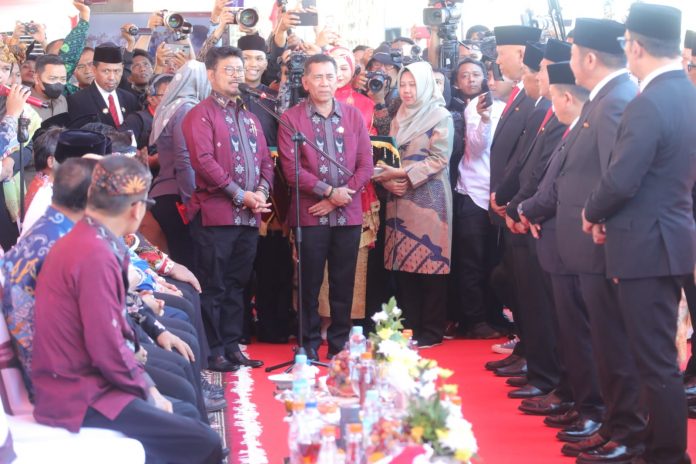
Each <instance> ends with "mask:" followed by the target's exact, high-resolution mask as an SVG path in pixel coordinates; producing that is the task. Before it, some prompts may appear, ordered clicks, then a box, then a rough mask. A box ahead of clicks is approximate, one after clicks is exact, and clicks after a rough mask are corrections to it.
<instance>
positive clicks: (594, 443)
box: [561, 433, 609, 457]
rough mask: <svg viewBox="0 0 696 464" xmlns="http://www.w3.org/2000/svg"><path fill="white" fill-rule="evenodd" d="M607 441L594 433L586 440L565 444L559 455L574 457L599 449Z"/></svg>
mask: <svg viewBox="0 0 696 464" xmlns="http://www.w3.org/2000/svg"><path fill="white" fill-rule="evenodd" d="M608 441H609V440H607V439H606V438H604V437H603V436H601V435H600V434H599V433H595V434H594V435H592V436H591V437H590V438H588V439H587V440H583V441H579V442H577V443H566V444H565V445H563V447H562V448H561V453H563V455H564V456H572V457H576V456H578V455H580V453H584V452H586V451H591V450H593V449H596V448H599V447H600V446H602V445H604V444H605V443H606V442H608Z"/></svg>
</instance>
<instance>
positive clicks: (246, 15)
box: [229, 8, 259, 27]
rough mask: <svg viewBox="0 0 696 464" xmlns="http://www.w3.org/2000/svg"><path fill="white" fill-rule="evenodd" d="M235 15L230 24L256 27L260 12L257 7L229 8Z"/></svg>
mask: <svg viewBox="0 0 696 464" xmlns="http://www.w3.org/2000/svg"><path fill="white" fill-rule="evenodd" d="M229 11H230V12H231V13H232V14H233V15H234V20H233V21H232V22H231V23H230V24H239V25H240V26H244V27H254V26H256V25H257V24H258V22H259V12H258V11H257V10H256V8H229Z"/></svg>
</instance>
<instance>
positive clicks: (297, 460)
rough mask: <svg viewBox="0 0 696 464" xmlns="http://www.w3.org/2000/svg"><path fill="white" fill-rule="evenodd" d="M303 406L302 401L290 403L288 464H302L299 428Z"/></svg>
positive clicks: (302, 415) (302, 418) (301, 422)
mask: <svg viewBox="0 0 696 464" xmlns="http://www.w3.org/2000/svg"><path fill="white" fill-rule="evenodd" d="M304 410H305V405H304V403H303V402H302V401H294V402H293V403H292V416H291V418H290V427H289V431H288V449H289V450H290V464H302V453H301V451H300V446H299V445H300V439H299V437H300V427H301V426H302V424H303V423H304V422H305V420H304Z"/></svg>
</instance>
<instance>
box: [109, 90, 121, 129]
mask: <svg viewBox="0 0 696 464" xmlns="http://www.w3.org/2000/svg"><path fill="white" fill-rule="evenodd" d="M109 113H111V118H112V119H113V120H114V124H115V125H116V128H117V129H118V127H119V126H120V125H121V120H120V119H119V118H118V111H117V110H116V102H115V101H114V96H113V95H112V94H109Z"/></svg>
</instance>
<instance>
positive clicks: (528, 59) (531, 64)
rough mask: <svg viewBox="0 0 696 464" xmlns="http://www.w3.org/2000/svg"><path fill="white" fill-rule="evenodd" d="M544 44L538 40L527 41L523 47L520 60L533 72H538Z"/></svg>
mask: <svg viewBox="0 0 696 464" xmlns="http://www.w3.org/2000/svg"><path fill="white" fill-rule="evenodd" d="M545 48H546V45H544V44H542V43H538V42H527V46H526V47H525V48H524V58H523V59H522V62H523V63H524V65H525V66H527V67H528V68H529V69H531V70H532V71H534V72H539V69H541V67H540V64H541V60H543V59H544V49H545Z"/></svg>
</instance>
